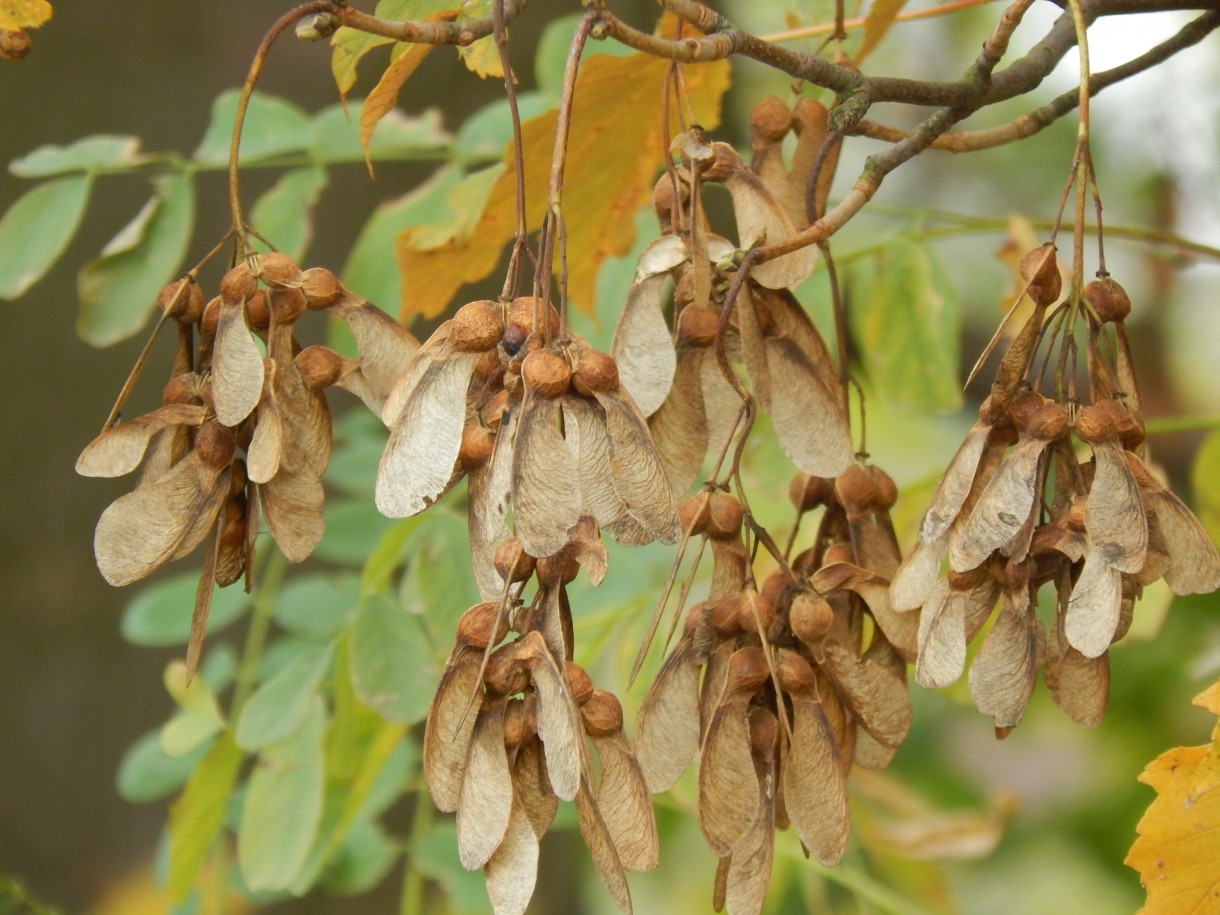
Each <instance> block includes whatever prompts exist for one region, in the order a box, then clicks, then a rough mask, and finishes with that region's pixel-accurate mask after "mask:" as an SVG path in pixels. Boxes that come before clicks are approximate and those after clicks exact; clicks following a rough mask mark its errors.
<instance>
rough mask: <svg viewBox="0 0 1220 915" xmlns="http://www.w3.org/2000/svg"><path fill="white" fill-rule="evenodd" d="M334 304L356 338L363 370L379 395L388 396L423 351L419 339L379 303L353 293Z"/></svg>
mask: <svg viewBox="0 0 1220 915" xmlns="http://www.w3.org/2000/svg"><path fill="white" fill-rule="evenodd" d="M332 307H333V309H334V312H335V314H337V315H338V316H339V317H340V318H342V319H343V320H344V321H346V322H347V326H348V327H349V328H350V329H351V332H352V336H353V337H354V338H355V340H356V351H357V352H358V353H359V354H360V370H361V372H363V374H364V377H365V378H367V379H368V382H369V384H370V385H372V388H373V390H374V391H376V392H377V396H378V397H381V398H383V399H387V398H388V397H389V395H390V392H391V390H393V388H394V385H395V383H396V382H397V381H398V379H399V377H400V376H401V375H402V373H403V372H404V371H405V370H406V368H407V366H408V365H409V364H410V362H411V359H412V358H413V357H414V356H415V354H416V353H417V352H418V351H419V350H420V348H421V347H420V345H419V341H418V340H416V339H415V337H414V336H412V334H411V332H410V331H408V330H407V329H406V328H405V327H403V326H402V325H401V324H399V323H398V322H397V321H395V320H394V319H393V318H392V317H390V316H389V315H388V314H386V313H385V312H384V311H382V310H381V309H380V308H378V307H377V306H376V305H372V304H370V303H368V302H366V301H365V300H364V299H361V298H359V297H357V296H354V295H351V294H350V293H347V294H345V295H344V296H343V298H342V299H340V300H339V301H338V302H337V303H336V304H335V305H333V306H332Z"/></svg>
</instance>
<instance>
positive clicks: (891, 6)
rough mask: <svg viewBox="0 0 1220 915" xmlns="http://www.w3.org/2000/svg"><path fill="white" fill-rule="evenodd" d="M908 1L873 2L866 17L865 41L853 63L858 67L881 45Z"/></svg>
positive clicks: (879, 0)
mask: <svg viewBox="0 0 1220 915" xmlns="http://www.w3.org/2000/svg"><path fill="white" fill-rule="evenodd" d="M906 2H907V0H873V2H872V3H871V4H870V5H869V8H868V14H867V15H866V16H865V17H864V39H863V40H862V41H861V42H860V47H859V49H858V50H857V51H856V55H855V58H854V59H853V61H852V62H853V63H854V64H855V65H856V66H857V67H858V66H860V63H861V62H862V61H863V60H864V58H866V57H868V55H869V54H871V53H872V52H873V50H874V49H875V48H876V47H877V45H879V44H881V39H882V38H884V37H885V33H886V32H888V31H889V30H890V26H892V25H893V24H894V20H895V19H897V18H898V14H899V13H900V12H902V8H903V7H904V6H906Z"/></svg>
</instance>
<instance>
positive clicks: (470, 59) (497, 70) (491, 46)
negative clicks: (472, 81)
mask: <svg viewBox="0 0 1220 915" xmlns="http://www.w3.org/2000/svg"><path fill="white" fill-rule="evenodd" d="M458 54H459V56H461V58H462V63H464V64H465V65H466V69H467V70H469V71H470V72H471V73H474V74H476V75H478V76H481V77H483V79H487V78H488V77H489V76H494V77H496V78H497V79H499V78H502V77H503V76H504V64H503V63H502V62H501V61H500V49H499V48H497V47H496V36H495V35H487V36H485V37H483V38H480V39H479V40H478V41H475V42H473V43H471V44H468V45H466V47H464V48H458Z"/></svg>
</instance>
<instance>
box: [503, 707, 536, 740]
mask: <svg viewBox="0 0 1220 915" xmlns="http://www.w3.org/2000/svg"><path fill="white" fill-rule="evenodd" d="M532 712H533V710H532V709H531V708H530V703H528V702H526V701H525V699H523V698H516V697H514V698H512V699H509V700H508V702H506V703H505V705H504V746H505V747H506V748H507V749H508V750H516V749H517V748H519V747H520V746H521V745H522V744H523V743H525V742H526V741H527V740H529V739H530V738H531V737H533V736H534V735H535V734H537V733H538V722H537V719H536V715H535V714H532Z"/></svg>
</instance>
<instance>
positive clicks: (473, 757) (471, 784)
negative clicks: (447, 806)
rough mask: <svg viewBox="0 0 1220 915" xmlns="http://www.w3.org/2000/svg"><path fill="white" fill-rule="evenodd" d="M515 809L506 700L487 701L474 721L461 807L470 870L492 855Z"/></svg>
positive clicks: (462, 852)
mask: <svg viewBox="0 0 1220 915" xmlns="http://www.w3.org/2000/svg"><path fill="white" fill-rule="evenodd" d="M512 809H513V783H512V775H511V773H510V771H509V768H508V754H507V752H506V751H505V749H504V701H503V700H502V699H500V700H497V701H494V702H488V703H484V705H483V708H481V709H480V710H479V714H478V717H477V719H476V720H475V724H474V732H473V733H472V735H471V738H470V748H469V752H468V753H467V755H466V772H465V774H464V775H463V777H462V790H461V794H460V796H459V799H458V808H457V837H458V857H459V858H460V859H461V862H462V867H464V868H466V870H470V871H473V870H478V869H479V868H481V867H483V865H485V864H486V863H487V862H488V860H489V859H490V858H491V856H492V855H493V854H495V851H496V849H497V848H499V847H500V843H501V842H502V841H503V839H504V836H505V833H506V832H507V831H508V822H509V819H510V818H511V816H512Z"/></svg>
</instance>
